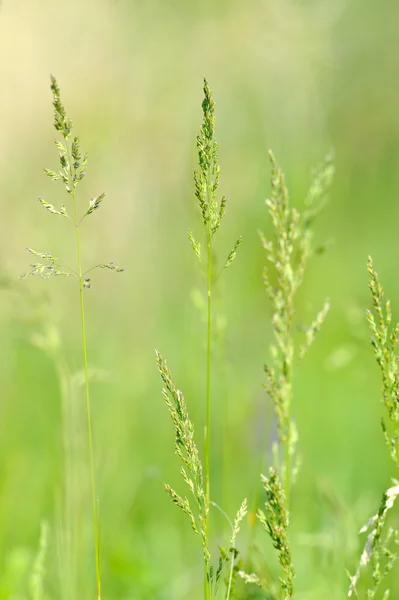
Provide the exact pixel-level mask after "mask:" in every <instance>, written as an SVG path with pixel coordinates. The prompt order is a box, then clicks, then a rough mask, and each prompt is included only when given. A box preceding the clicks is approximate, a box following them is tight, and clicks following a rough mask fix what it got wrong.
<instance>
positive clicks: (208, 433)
mask: <svg viewBox="0 0 399 600" xmlns="http://www.w3.org/2000/svg"><path fill="white" fill-rule="evenodd" d="M207 298H208V302H207V305H208V307H207V344H206V421H205V494H206V503H207V506H208V507H209V505H210V499H211V485H210V484H211V482H210V480H211V476H210V456H211V335H212V244H211V239H210V236H208V243H207ZM205 528H206V534H207V538H208V539H209V530H210V523H209V511H208V514H207V519H206V524H205ZM204 586H205V588H204V589H205V593H204V597H205V600H210V597H211V594H210V583H209V581H208V573H207V572H206V573H205V582H204Z"/></svg>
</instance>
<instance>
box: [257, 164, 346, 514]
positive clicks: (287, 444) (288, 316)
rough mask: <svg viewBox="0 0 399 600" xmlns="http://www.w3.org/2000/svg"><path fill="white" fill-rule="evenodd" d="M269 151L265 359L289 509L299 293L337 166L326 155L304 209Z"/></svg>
mask: <svg viewBox="0 0 399 600" xmlns="http://www.w3.org/2000/svg"><path fill="white" fill-rule="evenodd" d="M269 157H270V163H271V172H272V177H271V186H272V192H271V197H270V199H268V200H266V205H267V207H268V210H269V215H270V218H271V221H272V225H273V229H274V240H267V239H266V237H265V236H264V235H263V233H260V238H261V242H262V245H263V247H264V249H265V251H266V260H267V263H266V265H265V267H264V272H263V280H264V285H265V288H266V292H267V295H268V297H269V299H270V302H271V304H272V307H273V317H272V323H273V331H274V338H275V342H274V344H272V346H271V348H270V351H271V362H270V363H269V364H266V365H265V372H266V384H265V388H266V391H267V393H268V395H269V397H270V399H271V401H272V403H273V406H274V409H275V413H276V416H277V423H278V436H279V446H280V450H281V453H282V457H279V448H275V456H276V457H277V458H276V463H277V464H276V465H275V466H276V468H278V469H280V473H281V479H282V481H283V485H284V488H285V497H286V503H287V510H289V499H290V488H291V478H292V474H293V472H294V474H295V471H296V469H297V467H295V466H294V467H293V459H294V457H295V454H296V445H297V441H298V433H297V429H296V425H295V421H294V419H293V368H294V361H295V358H296V353H297V349H296V345H295V343H294V333H295V329H296V323H295V295H296V292H297V290H298V288H299V286H300V285H301V283H302V281H303V277H304V273H305V269H306V266H307V263H308V260H309V258H310V257H311V256H312V254H313V253H314V252H315V250H314V249H313V244H312V238H313V232H312V228H311V226H312V224H313V220H314V218H315V217H316V215H317V214H318V213H319V212H320V210H321V208H322V207H323V206H324V203H325V201H326V193H327V191H328V188H329V186H330V185H331V181H332V177H333V174H334V167H333V165H332V162H331V158H330V157H327V158H326V160H325V161H324V163H323V165H321V166H320V167H319V168H318V169H317V170H316V173H315V178H314V181H313V183H312V184H311V187H310V191H309V193H308V195H307V197H306V201H305V208H304V210H303V211H302V213H300V212H298V211H297V209H296V208H293V207H292V206H291V204H290V200H289V195H288V189H287V185H286V183H285V177H284V173H283V172H282V170H281V168H280V167H279V165H278V164H277V161H276V159H275V157H274V155H273V153H272V152H270V153H269ZM328 310H329V302H328V300H326V301H325V304H324V306H323V308H322V310H321V311H320V312H319V313H318V314H317V316H316V318H315V319H314V321H313V322H312V323H311V325H310V326H309V327H307V328H306V329H305V340H304V342H303V344H302V346H301V348H300V350H299V356H300V357H303V356H304V355H305V353H306V351H307V350H308V348H309V347H310V346H311V344H312V343H313V341H314V339H315V336H316V334H317V332H318V331H319V329H320V327H321V326H322V324H323V322H324V320H325V318H326V315H327V313H328Z"/></svg>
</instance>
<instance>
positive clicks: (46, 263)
mask: <svg viewBox="0 0 399 600" xmlns="http://www.w3.org/2000/svg"><path fill="white" fill-rule="evenodd" d="M51 92H52V97H53V111H54V128H55V130H56V132H57V133H58V134H59V135H60V136H61V138H62V139H61V140H56V141H55V146H56V148H57V150H58V158H59V169H58V170H57V171H54V170H51V169H48V168H46V169H44V172H45V174H46V175H47V177H49V179H50V180H52V181H56V182H60V183H61V184H63V186H64V189H65V191H66V193H67V196H68V200H69V203H68V206H67V205H65V204H62V205H61V206H60V207H59V208H56V206H55V205H54V204H52V203H49V202H47V201H46V200H45V199H44V198H39V199H38V200H39V202H40V204H41V205H42V206H43V207H44V208H45V209H46V210H47V211H48V212H49V213H50V214H51V215H53V216H59V217H62V218H64V219H66V220H67V221H68V222H69V223H70V225H72V228H73V229H74V230H75V241H76V253H77V266H76V268H75V269H74V268H71V267H69V266H66V265H65V264H64V262H63V263H62V264H61V262H60V260H59V259H58V258H57V257H55V256H54V255H53V254H51V253H50V252H38V251H36V250H33V249H32V248H27V252H28V253H29V254H31V255H32V256H34V258H35V262H34V263H32V264H31V265H30V269H29V271H27V272H26V273H24V274H23V275H22V276H21V278H22V279H25V278H26V277H28V276H38V277H40V278H42V279H50V278H51V277H72V278H74V279H75V280H76V281H77V284H78V291H79V306H80V319H81V336H82V358H83V371H84V388H85V398H86V415H87V441H88V454H89V476H90V482H91V496H92V518H93V542H94V556H95V578H96V590H97V593H96V595H97V600H101V597H102V592H101V534H100V501H99V496H98V491H97V485H96V473H95V464H94V448H93V426H92V412H91V397H90V377H89V363H88V357H87V336H86V317H85V301H84V294H85V290H87V289H90V288H91V277H89V274H91V272H92V271H93V270H95V269H97V268H101V269H110V270H113V271H116V272H121V271H123V269H122V268H121V267H119V266H117V265H115V264H114V263H113V262H112V261H110V262H108V263H100V264H97V265H95V266H93V267H91V268H89V269H84V267H83V258H82V248H81V229H82V224H83V223H84V222H85V220H86V218H87V217H88V216H90V215H92V214H93V213H94V212H95V211H96V210H98V209H99V208H100V206H101V204H102V202H103V200H104V198H105V194H104V193H102V194H100V195H98V196H94V197H92V198H91V199H90V200H89V202H88V203H87V204H86V205H85V206H84V207H83V209H82V208H80V207H79V204H78V197H77V196H78V190H79V184H80V182H81V181H82V179H83V178H84V177H85V175H86V168H87V163H88V154H87V153H85V154H83V153H82V148H81V143H80V139H79V137H77V136H73V135H72V132H73V123H72V121H71V119H70V118H69V116H68V114H67V112H66V110H65V108H64V105H63V103H62V101H61V95H60V88H59V86H58V83H57V81H56V79H55V77H53V76H51ZM56 362H57V365H58V366H59V371H60V372H59V375H60V382H61V386H62V395H63V402H64V406H65V403H66V402H67V397H68V395H69V393H68V389H67V388H68V376H67V375H66V374H65V370H64V367H63V366H61V364H62V363H61V362H60V361H59V360H57V361H56ZM64 411H65V408H64ZM68 534H69V535H70V534H71V532H70V531H68ZM42 539H43V535H42ZM71 543H72V542H71V541H69V545H70V544H71ZM43 544H44V542H43ZM43 544H42V545H43ZM42 554H43V552H42V553H41V554H40V557H42ZM42 562H43V560H42V558H41V559H40V569H39V568H37V569H36V572H37V573H39V574H40V573H41V572H42V570H43V568H42V566H41V563H42ZM38 564H39V562H38ZM35 581H36V584H35V590H36V591H35V597H37V598H39V597H40V595H38V594H42V592H41V587H42V584H41V583H40V581H41V579H40V577H39V575H37V576H36V578H35ZM69 584H70V585H71V582H69ZM64 592H65V588H64Z"/></svg>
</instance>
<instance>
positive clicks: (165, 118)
mask: <svg viewBox="0 0 399 600" xmlns="http://www.w3.org/2000/svg"><path fill="white" fill-rule="evenodd" d="M398 22H399V4H398V3H397V1H396V0H386V1H385V2H384V6H383V9H382V7H381V6H380V5H379V4H378V3H375V2H371V1H365V0H351V1H349V0H319V1H317V2H316V1H315V0H302V1H300V0H279V1H278V2H271V1H269V0H250V1H248V0H247V1H243V0H202V2H197V1H195V0H97V1H94V0H85V1H79V0H70V1H69V2H68V3H59V2H58V3H56V2H54V1H52V0H38V1H37V2H27V1H23V0H3V2H2V4H1V7H0V76H1V92H0V115H1V136H0V155H1V160H0V170H1V173H0V203H1V219H0V253H1V265H0V268H1V274H2V288H3V289H2V291H1V294H0V304H1V310H0V336H1V349H0V456H1V458H0V599H1V600H3V599H12V600H17V599H18V600H24V599H26V598H27V597H28V595H29V592H28V590H29V577H30V572H31V569H32V560H33V558H34V556H35V554H36V549H37V547H38V543H39V534H40V522H41V520H43V519H44V520H46V521H47V522H48V523H49V528H50V529H49V540H48V543H49V553H48V558H47V562H46V569H47V575H46V591H47V597H48V598H51V599H55V598H62V597H65V598H67V596H68V593H67V591H66V588H67V585H66V584H65V582H64V583H63V579H62V577H65V578H68V571H67V567H66V564H67V563H68V561H67V560H66V559H63V558H62V549H63V547H64V546H65V545H64V546H63V542H62V539H60V536H61V534H60V531H61V530H62V527H61V523H62V522H63V517H62V506H63V498H64V499H65V493H64V492H63V489H64V483H63V482H64V480H65V465H64V458H63V456H64V452H63V447H64V446H63V444H64V442H63V440H64V438H65V436H66V438H67V441H68V444H69V445H71V447H70V448H69V454H70V456H72V459H71V460H72V466H73V469H72V476H71V477H72V478H71V479H70V480H69V487H68V490H69V492H68V493H69V495H70V500H69V506H71V507H73V517H72V522H74V527H76V530H77V531H78V538H79V539H78V541H77V548H76V553H75V555H74V558H73V560H71V561H69V563H70V567H68V568H70V569H71V573H72V571H73V570H75V571H76V573H77V575H76V582H75V583H74V584H73V585H75V589H77V590H78V595H77V596H76V597H79V598H80V599H86V598H87V599H89V598H93V590H94V575H93V563H92V550H91V521H90V495H89V489H88V472H87V467H86V464H87V459H86V456H87V454H86V442H85V439H86V438H85V431H86V430H85V412H84V398H83V394H82V389H81V386H80V380H81V346H80V322H79V306H78V297H77V290H76V286H75V285H74V282H73V281H69V280H50V281H42V280H40V279H37V280H36V279H30V280H26V281H22V282H20V281H19V280H18V275H19V274H20V273H22V272H24V271H25V270H26V268H27V265H28V264H29V262H30V261H29V258H30V257H29V256H28V255H27V254H25V252H24V249H25V248H26V247H27V246H29V247H33V248H35V249H37V250H40V251H43V252H44V251H49V252H52V253H54V254H55V255H57V256H61V257H63V258H62V259H63V261H64V262H67V263H68V264H70V265H71V266H73V265H74V264H75V249H74V238H73V233H72V231H71V229H69V227H68V223H67V222H66V221H64V220H63V219H58V218H55V217H53V216H51V215H49V214H48V213H47V212H46V211H45V210H44V209H43V208H42V207H41V206H40V205H39V204H38V202H37V201H36V198H37V197H38V196H43V197H44V198H45V199H46V200H48V201H49V202H54V203H56V204H60V203H62V202H64V201H65V198H64V196H63V189H62V186H60V185H58V184H54V183H52V182H51V181H49V180H48V179H47V178H46V177H45V175H44V174H43V167H48V168H55V167H56V166H57V156H56V150H55V148H54V145H53V143H52V141H53V139H54V137H55V136H54V133H55V132H54V130H53V128H52V107H51V95H50V90H49V73H50V72H51V73H53V74H54V75H55V76H56V77H57V79H58V82H59V84H60V86H61V91H62V97H63V101H64V103H65V105H66V108H67V111H68V113H69V115H70V116H71V117H72V119H73V121H74V123H75V131H76V133H78V134H79V135H80V137H81V141H82V144H83V146H84V148H85V149H86V150H87V151H88V152H89V167H88V175H87V177H86V179H85V181H84V183H83V185H82V188H81V198H82V202H84V203H86V202H87V201H88V199H89V198H90V197H91V196H94V195H96V194H99V193H101V192H102V191H105V192H106V194H107V197H106V201H105V202H104V205H103V207H102V208H101V210H100V211H98V212H97V213H96V214H94V215H93V216H92V217H91V218H90V219H89V220H87V222H86V223H85V227H84V232H83V235H84V242H83V245H84V250H83V251H84V261H85V264H87V266H90V265H91V264H93V262H94V263H96V262H106V261H108V260H115V261H116V262H117V263H118V264H121V265H123V266H124V267H125V269H126V271H125V273H123V274H121V275H117V274H115V273H112V272H110V273H108V272H104V271H99V272H97V273H96V274H95V276H93V289H92V290H91V291H88V292H87V294H86V302H87V327H88V340H89V362H90V365H91V366H92V369H93V385H92V395H93V422H94V429H95V454H96V468H97V476H98V487H99V493H100V497H101V521H102V537H103V587H104V598H107V599H115V600H116V599H119V600H121V599H126V600H127V599H129V600H136V599H137V600H145V599H151V600H167V599H168V600H169V599H172V598H173V599H174V600H180V599H181V600H186V599H188V598H190V599H196V598H200V597H201V577H202V567H201V552H200V548H199V546H198V542H197V540H196V539H195V537H194V536H193V534H192V532H191V530H190V527H189V525H188V522H186V518H185V517H184V516H183V515H181V514H180V511H178V510H176V508H175V507H173V506H172V505H171V503H170V501H169V499H168V497H167V496H166V494H165V493H164V492H163V489H162V484H163V482H165V481H167V482H170V483H171V484H172V485H173V486H175V487H176V488H177V489H178V490H179V489H180V490H181V489H183V486H182V483H181V482H180V478H179V475H178V467H179V466H178V461H177V459H176V457H174V454H173V431H172V426H171V423H170V420H169V416H168V414H167V409H166V407H165V406H164V403H163V400H162V397H161V390H160V388H161V385H160V380H159V376H158V373H157V370H156V365H155V355H154V349H155V348H158V349H159V350H161V351H162V353H164V354H165V355H166V356H167V358H168V362H169V365H170V367H171V369H172V372H173V373H174V377H175V379H176V382H177V384H178V386H179V387H180V388H181V389H182V390H183V391H184V394H185V397H186V400H187V403H188V405H189V408H190V411H191V414H192V417H193V419H194V421H195V423H196V424H197V434H198V440H199V444H200V445H201V442H202V424H203V420H204V370H205V328H204V323H203V320H202V317H201V313H200V311H199V310H198V306H197V305H198V304H199V303H200V300H201V294H202V293H203V287H204V282H203V279H202V277H201V274H200V273H199V270H198V264H197V262H196V260H195V257H194V255H193V253H192V251H191V250H190V248H189V244H188V241H187V229H188V228H189V227H190V228H192V229H193V231H194V234H195V235H196V237H200V233H201V223H200V218H199V215H198V211H197V209H196V202H195V198H194V193H193V181H192V173H193V170H194V168H195V166H196V148H195V136H196V134H197V131H198V129H199V126H200V123H201V101H202V78H203V76H204V75H206V76H207V78H208V80H209V82H210V85H211V88H212V90H213V94H214V98H215V100H216V103H217V105H216V111H217V138H218V141H219V144H220V152H219V159H220V164H221V186H220V189H221V192H222V193H223V194H225V195H226V196H227V197H228V198H229V199H230V201H229V205H228V213H227V215H226V220H225V222H224V226H223V227H222V228H221V230H220V235H218V240H217V247H218V252H220V256H221V260H222V259H223V257H224V256H225V255H227V253H228V252H229V250H230V247H231V245H232V243H233V242H234V240H235V239H236V238H237V237H238V235H240V234H242V235H243V238H244V241H243V244H242V247H241V248H240V252H239V255H238V257H237V260H236V262H235V263H234V265H233V266H232V268H231V269H229V270H228V271H227V272H226V273H225V277H224V280H223V285H222V286H221V288H220V289H219V301H218V308H217V310H218V315H219V317H218V319H219V333H220V334H221V335H219V337H218V339H217V340H215V352H214V384H213V404H214V415H213V441H212V444H213V447H212V452H213V462H212V469H213V472H212V477H213V482H214V484H213V499H214V500H215V501H216V502H218V503H219V504H221V505H222V506H223V508H224V509H225V510H226V511H227V512H228V513H229V514H230V515H231V516H233V515H234V514H235V512H236V510H237V508H238V506H239V504H240V502H241V500H242V498H243V497H244V496H248V498H249V500H250V502H252V499H253V496H254V494H255V492H256V491H257V482H258V479H259V471H260V469H266V467H267V464H268V456H269V454H268V453H269V450H270V438H271V435H272V432H273V422H272V421H271V419H270V407H269V406H268V402H267V398H266V395H265V393H264V391H263V389H262V383H263V381H264V374H263V364H264V362H265V361H266V360H267V359H268V346H269V344H270V343H271V340H272V332H271V326H270V316H271V312H270V306H269V303H268V300H267V298H266V295H265V292H264V290H263V286H262V277H261V275H262V267H263V263H264V256H263V251H262V249H261V247H260V244H259V240H258V235H257V230H258V229H259V228H262V229H263V230H265V232H266V233H267V232H270V223H269V219H268V214H267V210H266V207H265V205H264V199H265V198H266V197H267V195H268V193H269V190H270V184H269V179H270V172H269V164H268V160H267V150H268V148H270V147H271V148H273V150H274V152H275V154H276V155H277V157H278V160H279V162H280V164H281V165H282V166H283V168H284V170H285V172H286V176H287V181H288V185H289V188H290V192H291V198H292V200H293V203H294V204H296V205H297V206H298V207H300V206H301V202H302V201H303V199H304V197H305V194H306V191H307V187H308V185H309V182H310V177H311V169H312V166H313V165H314V164H317V163H318V162H319V161H320V160H321V159H322V158H323V156H324V155H325V154H326V153H327V152H329V151H330V150H331V149H333V150H334V152H335V156H336V166H337V173H336V180H335V184H334V186H333V188H332V191H331V194H330V196H331V199H330V203H329V204H328V206H327V208H326V210H325V211H324V213H323V214H322V215H321V217H320V219H319V220H318V222H317V233H316V241H317V243H324V242H326V241H329V240H333V244H332V245H331V247H330V248H329V250H328V252H327V253H326V254H325V255H324V256H322V257H320V258H315V259H314V260H312V262H311V264H310V268H309V271H308V273H307V277H306V279H305V284H304V286H303V287H302V288H301V291H300V294H299V297H298V315H297V318H298V322H299V323H303V322H308V321H309V320H310V318H311V317H313V315H314V313H315V312H316V311H317V310H319V309H320V308H321V306H322V303H323V301H324V298H325V297H326V296H328V297H330V299H331V303H332V309H331V312H330V315H329V316H328V319H327V322H326V324H325V326H324V328H323V331H322V332H321V333H320V336H319V337H318V339H317V341H316V343H315V345H314V346H313V347H312V349H311V351H310V352H309V354H308V356H307V358H306V360H305V361H304V362H303V364H301V365H300V367H299V368H298V370H297V373H296V396H295V413H296V418H297V421H298V427H299V433H300V449H301V453H302V459H303V467H302V471H301V476H300V478H299V481H298V484H297V487H296V490H295V492H294V498H293V507H292V508H293V522H292V528H293V532H292V542H293V553H294V559H295V563H296V566H297V571H298V573H297V580H296V584H297V592H298V593H297V596H296V597H297V598H298V599H299V598H315V599H318V598H323V599H324V598H327V599H328V598H331V599H332V598H334V599H337V598H344V597H346V592H347V575H346V572H345V569H346V568H348V569H349V570H350V571H351V572H353V571H354V569H355V566H356V560H357V559H358V557H359V556H360V552H361V545H362V543H363V542H364V540H363V539H361V540H359V539H358V536H357V531H358V529H359V528H360V527H361V526H362V525H363V523H364V521H365V520H366V519H367V518H368V517H369V516H370V515H371V514H373V512H375V510H376V508H377V506H378V502H379V500H380V498H381V494H382V492H383V490H384V489H386V488H387V487H388V486H389V485H390V477H391V475H392V468H391V464H390V459H389V456H388V452H387V450H386V448H385V446H384V442H383V439H382V435H381V431H380V424H379V420H380V416H381V413H382V406H381V404H380V402H379V400H380V381H379V373H378V369H377V366H376V365H375V363H374V358H373V355H372V350H371V347H370V345H369V333H368V330H367V326H366V323H365V317H364V312H365V309H366V308H367V307H368V306H369V305H370V300H369V294H368V288H367V272H366V260H367V255H368V254H369V253H370V254H372V256H373V258H374V260H375V266H376V268H377V270H378V272H379V274H380V277H381V280H382V282H383V284H384V286H385V290H386V293H387V296H388V297H390V298H391V300H392V304H393V311H394V316H395V315H396V316H397V318H398V317H399V280H398V277H397V264H398V263H397V256H398V255H399V245H398V242H397V237H398V235H397V231H398V226H397V224H398V222H399V214H398V213H399V203H398V202H397V199H398V198H399V169H398V165H399V110H398V96H399V84H398V77H397V74H398V68H399V52H398V28H397V27H398V25H397V24H398ZM193 300H194V301H193ZM65 370H66V371H65ZM60 375H61V378H62V377H64V380H65V378H67V379H68V380H69V378H71V379H70V381H71V382H72V383H71V394H70V399H69V400H70V403H71V404H70V406H69V409H68V410H67V411H66V410H65V401H63V399H62V393H61V392H60ZM66 413H67V414H66ZM68 428H69V429H68ZM68 431H69V433H68ZM223 457H224V458H223ZM223 463H224V468H222V464H223ZM248 532H249V527H248V524H246V525H245V527H244V528H243V532H242V534H241V538H240V542H239V543H240V546H241V549H242V552H243V556H244V558H245V557H246V553H247V547H248V535H249V533H248ZM222 534H224V535H225V537H226V536H227V535H228V532H226V531H224V532H223V521H220V520H219V517H218V516H217V514H215V515H214V545H215V549H216V545H217V543H219V542H221V541H222V537H221V536H222ZM61 537H62V536H61ZM256 544H257V547H258V550H257V554H256V556H257V557H258V556H259V557H263V558H260V559H259V560H258V565H259V564H262V561H263V560H265V561H266V562H267V561H269V557H271V556H273V553H272V550H271V548H270V545H269V541H268V540H267V539H266V536H265V535H262V533H261V532H260V533H259V535H257V539H256ZM60 553H61V554H60ZM60 556H61V561H60ZM270 560H271V562H272V564H274V559H270ZM60 562H61V568H60V566H59V563H60ZM70 578H71V581H72V579H73V575H70ZM393 579H394V578H393ZM398 580H399V578H398ZM70 585H71V586H72V584H70ZM392 586H393V587H392V588H391V589H392V597H398V595H399V585H398V583H397V584H396V588H395V582H394V581H393V582H392ZM248 592H249V589H248V590H247V593H248ZM243 594H244V592H243ZM395 594H396V595H395ZM243 597H244V596H243ZM248 597H249V596H248ZM253 597H255V596H253Z"/></svg>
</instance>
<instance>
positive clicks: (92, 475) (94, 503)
mask: <svg viewBox="0 0 399 600" xmlns="http://www.w3.org/2000/svg"><path fill="white" fill-rule="evenodd" d="M72 201H73V211H74V219H75V232H76V249H77V257H78V274H79V301H80V315H81V325H82V351H83V368H84V377H85V395H86V412H87V434H88V442H89V468H90V481H91V495H92V512H93V539H94V551H95V563H96V584H97V600H101V573H100V546H99V536H98V531H99V527H98V514H97V495H96V480H95V473H94V452H93V431H92V423H91V403H90V384H89V368H88V361H87V340H86V322H85V305H84V295H83V294H84V286H83V271H82V252H81V241H80V231H79V223H78V222H77V208H76V195H75V190H73V191H72Z"/></svg>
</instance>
